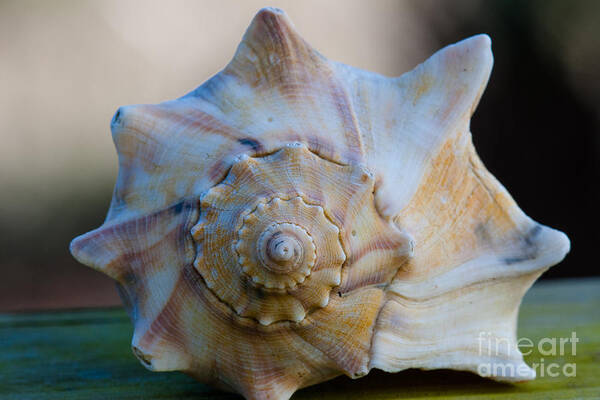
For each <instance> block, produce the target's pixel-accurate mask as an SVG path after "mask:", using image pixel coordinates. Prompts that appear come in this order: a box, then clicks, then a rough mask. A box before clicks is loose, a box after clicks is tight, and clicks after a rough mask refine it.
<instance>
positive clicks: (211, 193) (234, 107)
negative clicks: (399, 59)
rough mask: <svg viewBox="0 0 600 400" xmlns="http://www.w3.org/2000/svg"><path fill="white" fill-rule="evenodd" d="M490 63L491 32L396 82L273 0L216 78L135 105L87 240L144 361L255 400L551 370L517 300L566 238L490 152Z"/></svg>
mask: <svg viewBox="0 0 600 400" xmlns="http://www.w3.org/2000/svg"><path fill="white" fill-rule="evenodd" d="M491 67H492V53H491V50H490V40H489V38H488V37H487V36H485V35H479V36H475V37H472V38H469V39H467V40H464V41H462V42H459V43H457V44H455V45H452V46H448V47H446V48H444V49H442V50H440V51H439V52H437V53H436V54H434V55H433V56H432V57H431V58H430V59H428V60H427V61H425V62H424V63H423V64H421V65H419V66H417V67H416V68H415V69H414V70H413V71H410V72H408V73H406V74H404V75H402V76H400V77H398V78H387V77H383V76H380V75H377V74H374V73H370V72H365V71H361V70H358V69H355V68H352V67H349V66H346V65H343V64H339V63H335V62H332V61H329V60H327V59H326V58H324V57H323V56H322V55H320V54H319V53H318V52H316V51H315V50H314V49H313V48H312V47H310V46H309V45H308V44H307V43H306V42H305V41H304V40H303V39H302V38H301V37H300V36H299V35H298V33H297V32H296V31H295V29H294V27H293V26H292V24H291V23H290V21H289V20H288V18H287V16H286V15H285V14H284V13H283V12H282V11H280V10H277V9H271V8H267V9H263V10H261V11H260V12H259V13H258V14H257V15H256V17H255V18H254V20H253V21H252V23H251V25H250V27H249V28H248V30H247V32H246V34H245V36H244V38H243V40H242V42H241V44H240V45H239V47H238V49H237V52H236V54H235V56H234V58H233V60H232V61H231V62H230V63H229V65H227V67H226V68H225V69H224V70H223V71H221V72H220V73H218V74H217V75H215V76H214V77H213V78H211V79H210V80H208V81H207V82H206V83H204V84H203V85H201V86H200V87H199V88H197V89H196V90H194V91H192V92H191V93H189V94H187V95H186V96H184V97H182V98H179V99H177V100H173V101H168V102H165V103H161V104H158V105H136V106H127V107H121V108H120V109H119V110H118V111H117V113H116V115H115V117H114V118H113V121H112V124H111V128H112V133H113V139H114V142H115V145H116V148H117V151H118V154H119V174H118V178H117V183H116V187H115V190H114V196H113V200H112V203H111V206H110V210H109V212H108V216H107V218H106V221H105V223H104V224H103V225H102V226H101V227H100V228H98V229H96V230H94V231H91V232H89V233H86V234H84V235H82V236H80V237H78V238H76V239H75V240H74V241H73V242H72V244H71V251H72V253H73V255H74V256H75V257H76V258H77V259H78V260H79V261H81V262H82V263H84V264H86V265H88V266H91V267H93V268H95V269H98V270H100V271H102V272H104V273H106V274H108V275H109V276H111V277H112V278H114V279H115V280H116V281H117V282H118V288H119V290H120V293H121V295H122V298H123V301H124V303H125V306H126V308H127V310H128V312H129V314H130V316H131V319H132V321H133V324H134V335H133V340H132V349H133V352H134V354H135V355H136V356H137V357H138V358H139V359H140V361H141V362H142V363H143V365H144V366H146V367H147V368H149V369H150V370H154V371H172V370H180V371H184V372H186V373H188V374H190V375H192V376H194V377H196V378H197V379H199V380H200V381H203V382H206V383H209V384H213V385H215V386H217V387H220V388H222V389H225V390H229V391H234V392H238V393H241V394H242V395H243V396H245V397H246V398H252V399H266V398H271V399H286V398H289V397H290V396H291V395H292V394H293V393H294V391H296V390H297V389H299V388H302V387H305V386H308V385H312V384H315V383H318V382H322V381H324V380H327V379H330V378H332V377H335V376H337V375H340V374H345V375H347V376H350V377H353V378H356V377H360V376H363V375H365V374H367V373H368V372H369V371H370V370H371V369H373V368H379V369H382V370H384V371H388V372H396V371H401V370H403V369H406V368H422V369H435V368H453V369H458V370H467V371H473V372H475V373H477V372H478V365H481V364H482V363H492V362H496V363H503V365H507V366H510V367H509V368H503V369H501V370H498V371H493V372H494V374H495V375H494V376H492V377H493V378H494V379H497V380H501V381H522V380H527V379H533V378H534V377H535V372H534V371H533V370H532V369H531V368H529V367H528V366H527V365H526V364H525V363H524V362H523V357H522V355H521V353H520V352H519V350H518V348H517V346H516V321H517V313H518V308H519V304H520V302H521V299H522V296H523V295H524V293H525V292H526V291H527V289H528V288H529V287H530V286H531V284H532V283H533V282H534V281H535V279H537V277H538V276H539V275H540V274H542V273H543V272H544V271H545V270H546V269H547V268H549V267H550V266H552V265H554V264H556V263H558V262H560V261H561V260H562V258H563V257H564V256H565V255H566V253H567V252H568V250H569V240H568V238H567V237H566V236H565V235H564V234H563V233H561V232H558V231H556V230H553V229H550V228H548V227H545V226H543V225H540V224H538V223H536V222H534V221H533V220H531V219H530V218H529V217H527V216H526V215H525V214H524V213H523V212H522V211H521V210H520V209H519V208H518V206H517V205H516V203H515V202H514V201H513V199H512V198H511V197H510V195H509V194H508V193H507V191H506V190H505V189H504V188H503V187H502V185H501V184H500V183H498V181H496V179H494V177H493V176H492V175H491V174H490V173H489V172H488V171H487V170H486V169H485V167H484V166H483V165H482V163H481V161H480V160H479V158H478V157H477V155H476V153H475V150H474V148H473V145H472V143H471V134H470V131H469V120H470V117H471V115H472V114H473V112H474V109H475V107H476V105H477V103H478V101H479V98H480V96H481V94H482V91H483V89H484V87H485V85H486V83H487V80H488V77H489V74H490V71H491ZM482 332H485V333H486V334H487V335H489V337H492V338H495V339H498V343H502V344H503V345H502V346H500V348H499V349H498V350H497V351H495V352H494V353H493V354H492V353H487V352H482V351H481V348H480V343H479V341H478V337H480V334H481V333H482Z"/></svg>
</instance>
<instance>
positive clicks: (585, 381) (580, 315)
mask: <svg viewBox="0 0 600 400" xmlns="http://www.w3.org/2000/svg"><path fill="white" fill-rule="evenodd" d="M572 332H576V335H577V338H578V339H579V342H578V343H577V344H576V353H575V354H572V346H571V343H570V342H569V343H565V345H564V350H565V351H564V353H565V354H563V355H560V354H557V355H542V354H540V352H539V349H538V348H537V345H538V344H539V341H540V340H541V339H543V338H544V337H547V338H549V339H552V338H556V342H557V348H558V349H557V350H558V352H560V351H559V350H560V338H569V337H571V335H572ZM131 334H132V328H131V325H130V323H129V319H128V318H127V316H126V314H125V312H124V311H123V310H121V309H108V310H106V309H102V310H81V311H68V312H49V313H35V314H32V313H28V314H0V348H1V351H0V398H1V399H204V398H210V399H230V398H232V399H233V398H239V397H238V396H235V395H232V394H228V393H223V392H219V391H217V390H214V389H211V388H210V387H208V386H206V385H202V384H200V383H197V382H195V381H194V380H193V379H191V378H189V377H187V376H186V375H184V374H181V373H176V372H173V373H153V372H149V371H147V370H146V369H144V368H143V367H142V366H141V365H140V364H139V362H138V361H137V360H136V359H135V358H134V356H133V355H132V354H131V351H130V349H129V341H130V338H131ZM518 336H519V337H520V338H529V339H531V341H532V342H533V343H534V344H535V345H536V348H534V349H533V351H532V353H531V354H530V355H528V356H526V361H527V362H528V363H529V364H530V365H532V364H533V363H538V364H541V362H542V358H543V363H544V367H543V370H544V376H541V375H542V374H541V370H540V367H538V368H537V372H538V378H537V379H536V380H535V381H532V382H527V383H521V384H516V385H510V384H501V383H497V382H493V381H489V380H486V379H482V378H479V377H477V376H475V375H473V374H469V373H463V372H455V371H447V370H441V371H428V372H423V371H417V370H409V371H404V372H401V373H398V374H386V373H383V372H381V371H372V372H371V374H369V375H368V376H367V377H365V378H361V379H358V380H355V381H352V380H350V379H348V378H345V377H342V378H338V379H334V380H333V381H330V382H326V383H323V384H320V385H316V386H313V387H310V388H307V389H304V390H301V391H299V392H297V393H296V394H295V395H294V397H293V399H363V398H371V399H411V398H437V399H450V398H453V399H456V398H465V397H467V396H468V398H469V399H480V398H486V399H487V398H498V399H514V398H519V399H520V398H527V399H550V398H551V399H574V398H600V279H586V280H563V281H551V282H544V283H540V284H537V285H535V286H534V287H533V288H532V289H531V290H530V292H529V293H528V294H527V296H526V297H525V300H524V302H523V306H522V308H521V313H520V316H519V332H518ZM522 343H525V341H523V342H522ZM543 346H544V347H543V349H542V350H548V351H549V350H550V349H551V342H547V343H544V344H543ZM523 350H527V349H525V348H524V349H523ZM551 364H556V366H553V367H549V366H550V365H551ZM569 364H574V365H575V373H576V376H575V377H570V376H565V374H564V368H565V365H569ZM548 368H550V370H548ZM567 368H568V370H567V373H569V374H571V373H572V372H573V370H572V367H567ZM555 370H556V371H558V372H559V374H558V376H555V377H551V376H548V372H551V373H552V372H555Z"/></svg>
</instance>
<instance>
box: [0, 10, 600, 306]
mask: <svg viewBox="0 0 600 400" xmlns="http://www.w3.org/2000/svg"><path fill="white" fill-rule="evenodd" d="M267 5H273V6H277V7H281V8H283V9H284V10H285V11H287V13H288V14H289V16H290V18H291V19H292V21H294V23H295V25H296V27H297V29H298V30H299V32H300V33H301V34H302V35H303V37H304V38H305V39H306V40H307V41H308V42H309V43H311V44H312V45H313V46H314V47H315V48H316V49H318V50H319V51H320V52H321V53H323V54H324V55H326V56H327V57H329V58H330V59H333V60H336V61H341V62H343V63H346V64H350V65H353V66H356V67H359V68H363V69H367V70H371V71H375V72H379V73H381V74H384V75H388V76H395V75H400V74H402V73H403V72H406V71H408V70H410V69H412V68H413V67H414V66H416V65H417V64H418V63H420V62H422V61H423V60H425V59H426V58H427V57H428V56H429V55H431V54H432V53H433V52H435V51H436V50H438V49H439V48H440V47H442V46H445V45H447V44H451V43H453V42H456V41H458V40H461V39H463V38H466V37H468V36H471V35H473V34H477V33H487V34H489V35H490V36H491V38H492V43H493V44H492V46H493V51H494V57H495V66H494V70H493V72H492V77H491V80H490V83H489V85H488V88H487V90H486V92H485V94H484V96H483V98H482V101H481V103H480V105H479V108H478V109H477V112H476V113H475V116H474V118H473V120H472V124H471V130H472V132H473V136H474V142H475V147H476V149H477V151H478V153H479V154H480V156H481V158H482V160H483V161H484V163H485V164H486V166H487V167H488V169H489V170H490V171H491V172H492V173H493V174H494V175H496V177H497V178H498V179H499V180H500V181H501V182H502V183H503V184H504V185H505V186H506V187H507V189H508V190H509V191H510V192H511V193H512V194H513V196H514V198H515V200H516V201H517V203H519V205H520V206H521V208H522V209H523V210H524V211H525V212H526V213H527V214H529V215H530V216H531V217H532V218H534V219H536V220H538V221H540V222H542V223H544V224H546V225H549V226H552V227H554V228H557V229H560V230H563V231H564V232H566V233H567V234H568V235H569V236H570V238H571V241H572V250H571V253H570V254H569V255H568V256H567V258H566V260H565V261H564V262H563V263H562V264H560V265H559V266H557V267H555V268H553V269H551V270H550V271H548V272H547V273H546V274H545V275H544V279H551V278H557V277H574V276H590V275H598V274H599V273H600V272H599V271H600V268H599V267H600V265H599V262H598V260H596V259H595V256H596V254H597V252H596V249H597V248H598V239H599V237H598V236H599V235H598V233H597V232H598V231H597V230H596V228H594V227H597V226H599V222H600V221H599V220H598V219H599V217H598V216H599V213H598V211H597V207H598V205H600V202H599V200H600V199H599V196H598V184H599V183H600V179H599V178H600V174H599V172H600V165H599V164H600V161H599V160H600V157H599V154H600V129H599V127H600V2H599V1H595V0H588V1H573V0H572V1H563V0H543V1H542V0H538V1H531V0H530V1H509V0H503V1H500V0H498V1H489V0H488V1H478V0H464V1H463V0H461V1H443V2H442V1H429V0H411V1H406V0H405V1H385V0H379V1H357V0H335V1H293V0H290V1H267V0H262V1H254V0H252V1H243V2H241V1H239V2H234V1H223V0H219V1H216V0H211V1H169V2H168V3H167V2H162V1H144V2H137V1H123V0H120V1H116V0H115V1H110V0H109V1H79V0H77V1H76V0H72V1H57V0H54V1H44V0H38V1H29V0H25V1H5V0H0V269H1V273H2V275H1V277H0V311H16V310H31V309H40V308H58V307H85V306H98V305H114V304H120V300H119V298H118V296H117V293H116V290H115V288H114V286H113V283H112V281H111V280H110V279H109V278H107V277H105V276H103V275H101V274H100V273H97V272H95V271H93V270H91V269H89V268H86V267H83V266H82V265H79V264H78V263H77V262H76V261H75V260H74V259H73V258H71V256H70V255H69V253H68V245H69V242H70V240H71V239H72V238H73V237H75V236H76V235H79V234H81V233H84V232H86V231H88V230H90V229H93V228H96V227H98V226H99V225H100V224H101V223H102V222H103V219H104V217H105V213H106V211H107V209H108V205H109V202H110V198H111V194H112V186H113V184H114V181H115V178H116V173H117V158H116V154H115V152H114V149H113V144H112V141H111V135H110V130H109V121H110V119H111V117H112V115H113V113H114V112H115V110H116V109H117V107H118V106H120V105H125V104H134V103H157V102H161V101H165V100H169V99H173V98H176V97H179V96H181V95H183V94H185V93H187V92H188V91H190V90H191V89H193V88H195V87H197V86H198V85H200V84H201V83H202V82H204V81H205V80H206V79H207V78H209V77H210V76H211V75H213V74H215V73H216V72H218V71H219V70H220V69H221V68H223V67H224V66H225V65H226V64H227V62H228V61H229V60H230V58H231V57H232V55H233V53H234V51H235V49H236V46H237V44H238V42H239V40H240V39H241V37H242V35H243V33H244V31H245V29H246V27H247V26H248V24H249V23H250V20H251V19H252V17H253V15H254V14H255V12H256V11H257V10H258V9H260V8H261V7H263V6H267Z"/></svg>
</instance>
